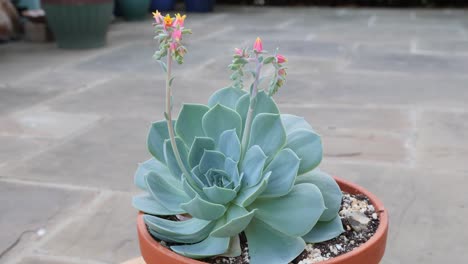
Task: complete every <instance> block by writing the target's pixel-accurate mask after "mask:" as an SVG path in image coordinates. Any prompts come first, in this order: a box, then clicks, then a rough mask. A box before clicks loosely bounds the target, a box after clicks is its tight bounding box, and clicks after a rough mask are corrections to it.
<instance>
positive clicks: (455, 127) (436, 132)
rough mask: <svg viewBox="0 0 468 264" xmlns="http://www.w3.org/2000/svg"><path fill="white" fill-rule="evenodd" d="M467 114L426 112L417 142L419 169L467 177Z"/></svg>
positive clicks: (419, 119)
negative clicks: (448, 171)
mask: <svg viewBox="0 0 468 264" xmlns="http://www.w3.org/2000/svg"><path fill="white" fill-rule="evenodd" d="M467 121H468V113H437V112H424V113H422V114H421V115H420V116H419V117H418V124H419V127H420V128H421V130H420V131H419V133H418V138H417V141H416V144H415V145H416V151H417V154H416V162H417V163H418V166H420V167H424V168H429V169H432V170H436V171H447V168H450V169H449V170H450V171H457V172H459V173H463V174H465V175H468V167H467V161H468V122H467Z"/></svg>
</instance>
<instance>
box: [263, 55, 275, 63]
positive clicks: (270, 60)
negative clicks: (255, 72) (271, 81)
mask: <svg viewBox="0 0 468 264" xmlns="http://www.w3.org/2000/svg"><path fill="white" fill-rule="evenodd" d="M274 59H275V57H268V58H266V59H265V60H264V61H263V64H268V63H271V62H273V60H274Z"/></svg>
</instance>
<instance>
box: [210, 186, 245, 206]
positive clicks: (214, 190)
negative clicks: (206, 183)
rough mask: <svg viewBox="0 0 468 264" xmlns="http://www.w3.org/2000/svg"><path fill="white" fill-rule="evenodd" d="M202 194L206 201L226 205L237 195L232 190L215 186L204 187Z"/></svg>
mask: <svg viewBox="0 0 468 264" xmlns="http://www.w3.org/2000/svg"><path fill="white" fill-rule="evenodd" d="M203 192H204V193H205V195H206V197H207V198H208V200H210V201H211V202H213V203H216V204H227V203H229V202H230V201H232V199H234V198H235V197H236V194H237V193H236V192H235V191H234V190H231V189H226V188H223V187H218V186H216V185H214V186H211V187H204V188H203Z"/></svg>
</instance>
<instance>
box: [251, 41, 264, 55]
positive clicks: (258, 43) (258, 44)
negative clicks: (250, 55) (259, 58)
mask: <svg viewBox="0 0 468 264" xmlns="http://www.w3.org/2000/svg"><path fill="white" fill-rule="evenodd" d="M253 49H254V51H255V52H257V53H260V52H262V51H263V43H262V40H261V39H260V38H258V37H257V39H256V40H255V43H254V46H253Z"/></svg>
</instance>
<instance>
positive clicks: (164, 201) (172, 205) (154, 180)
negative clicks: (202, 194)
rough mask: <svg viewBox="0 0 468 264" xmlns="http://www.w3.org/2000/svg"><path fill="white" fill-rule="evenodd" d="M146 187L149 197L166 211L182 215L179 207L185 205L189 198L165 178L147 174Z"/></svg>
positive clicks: (151, 173) (150, 173) (182, 211)
mask: <svg viewBox="0 0 468 264" xmlns="http://www.w3.org/2000/svg"><path fill="white" fill-rule="evenodd" d="M146 185H147V188H148V191H149V193H150V194H151V196H152V197H153V198H154V199H155V200H157V201H158V202H159V203H160V204H161V205H163V206H164V207H166V208H167V209H169V210H171V211H174V212H177V213H184V212H185V211H184V210H183V209H181V207H180V205H181V204H182V203H186V202H188V201H189V200H190V198H189V197H188V196H187V195H186V194H185V192H184V191H183V190H182V189H181V188H180V187H181V186H180V187H179V186H174V185H172V184H171V183H170V181H168V180H166V179H165V177H163V176H161V175H157V174H156V173H154V172H149V173H148V175H147V176H146Z"/></svg>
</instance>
